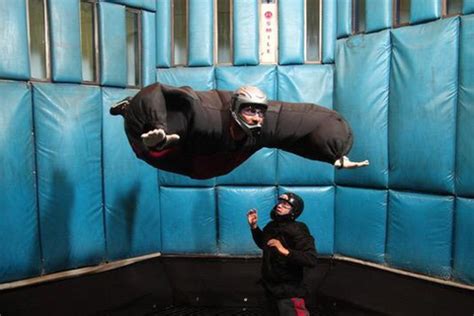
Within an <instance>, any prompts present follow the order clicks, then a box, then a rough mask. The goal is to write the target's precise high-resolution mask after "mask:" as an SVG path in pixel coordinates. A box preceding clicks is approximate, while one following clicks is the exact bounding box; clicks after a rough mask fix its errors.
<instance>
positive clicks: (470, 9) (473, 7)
mask: <svg viewBox="0 0 474 316" xmlns="http://www.w3.org/2000/svg"><path fill="white" fill-rule="evenodd" d="M471 13H474V1H469V0H464V1H463V4H462V14H471Z"/></svg>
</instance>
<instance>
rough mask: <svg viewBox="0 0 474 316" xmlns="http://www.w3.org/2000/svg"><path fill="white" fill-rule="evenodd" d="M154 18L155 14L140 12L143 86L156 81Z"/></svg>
mask: <svg viewBox="0 0 474 316" xmlns="http://www.w3.org/2000/svg"><path fill="white" fill-rule="evenodd" d="M155 24H156V19H155V14H154V13H150V12H146V11H143V13H142V56H143V58H142V74H143V86H147V85H149V84H152V83H154V82H156V34H155V32H156V28H155Z"/></svg>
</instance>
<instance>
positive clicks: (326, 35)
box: [321, 0, 337, 63]
mask: <svg viewBox="0 0 474 316" xmlns="http://www.w3.org/2000/svg"><path fill="white" fill-rule="evenodd" d="M322 1H323V21H322V33H321V36H322V56H321V60H322V62H323V63H334V52H335V50H336V33H337V3H336V1H333V0H322Z"/></svg>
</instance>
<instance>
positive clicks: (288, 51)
mask: <svg viewBox="0 0 474 316" xmlns="http://www.w3.org/2000/svg"><path fill="white" fill-rule="evenodd" d="M304 3H305V2H304V1H303V0H296V1H295V0H280V1H278V21H279V23H278V59H279V64H280V65H287V64H303V63H304V47H305V41H306V39H305V37H304V35H305V34H304V28H305V25H304V21H305V16H304V14H305V12H304Z"/></svg>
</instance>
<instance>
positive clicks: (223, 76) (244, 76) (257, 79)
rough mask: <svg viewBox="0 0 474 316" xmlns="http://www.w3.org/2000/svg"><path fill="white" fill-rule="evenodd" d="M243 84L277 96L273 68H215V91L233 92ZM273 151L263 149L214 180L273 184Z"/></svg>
mask: <svg viewBox="0 0 474 316" xmlns="http://www.w3.org/2000/svg"><path fill="white" fill-rule="evenodd" d="M243 85H255V86H258V87H259V88H260V89H262V91H263V92H265V93H266V94H267V96H268V98H269V99H275V97H276V68H275V66H258V67H219V68H216V88H217V89H219V90H231V91H233V90H235V89H237V88H238V87H240V86H243ZM276 158H277V154H276V150H275V149H267V148H264V149H262V150H260V151H258V152H257V153H255V154H254V155H253V156H252V157H251V158H250V159H249V160H247V161H246V162H245V163H244V164H243V165H241V166H239V167H238V168H237V169H235V170H234V171H232V172H230V173H229V174H227V175H224V176H221V177H217V183H218V184H275V183H276Z"/></svg>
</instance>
